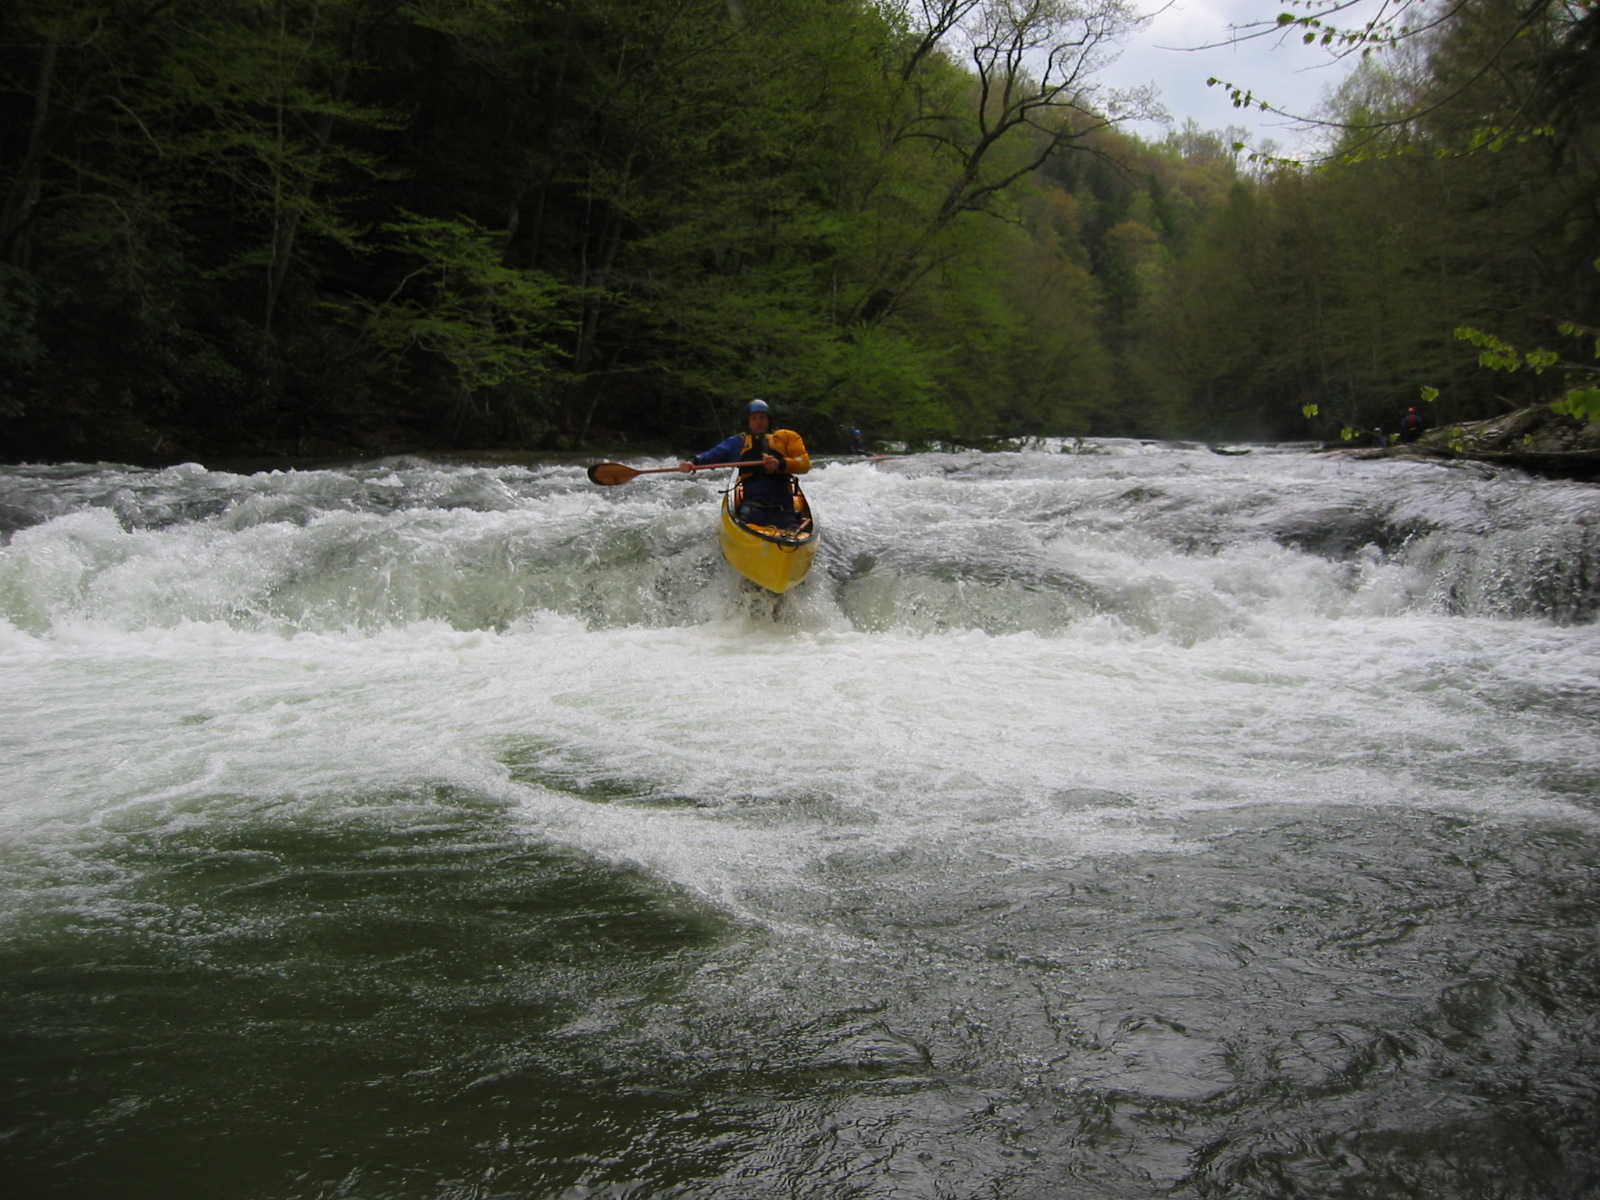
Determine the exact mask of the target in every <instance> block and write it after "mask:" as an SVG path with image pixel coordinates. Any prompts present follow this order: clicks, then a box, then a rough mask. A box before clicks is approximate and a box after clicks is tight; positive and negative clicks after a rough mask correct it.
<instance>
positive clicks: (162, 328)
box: [0, 0, 1600, 465]
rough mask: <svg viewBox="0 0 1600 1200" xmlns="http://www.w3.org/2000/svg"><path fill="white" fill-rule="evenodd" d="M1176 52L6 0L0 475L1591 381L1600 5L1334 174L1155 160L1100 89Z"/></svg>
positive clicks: (525, 10) (1411, 68)
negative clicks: (765, 408) (750, 423)
mask: <svg viewBox="0 0 1600 1200" xmlns="http://www.w3.org/2000/svg"><path fill="white" fill-rule="evenodd" d="M1269 19H1270V17H1269ZM1135 26H1136V19H1135V14H1133V13H1132V12H1131V11H1130V10H1128V9H1126V8H1125V7H1123V6H1122V4H1121V3H1120V0H1086V3H1085V4H1083V5H1080V6H1076V7H1071V8H1069V7H1067V6H1017V5H1006V4H1001V3H998V2H997V0H996V2H991V0H939V2H938V3H931V4H909V3H895V2H893V0H890V2H888V3H878V2H869V0H737V2H734V0H681V2H679V3H674V4H672V5H640V4H637V3H634V2H632V0H594V2H593V3H588V4H584V5H581V6H566V5H548V4H539V3H533V2H532V0H482V2H481V3H475V4H473V5H470V6H462V5H456V4H449V3H442V2H434V0H422V2H419V3H415V4H406V5H396V4H393V3H389V2H387V0H316V2H312V0H275V3H273V4H270V5H262V4H259V3H255V2H254V0H204V2H203V3H202V0H171V2H167V3H161V4H157V5H152V6H148V8H147V11H146V10H141V11H134V10H133V9H131V8H129V7H128V6H115V5H114V6H106V5H105V4H103V3H101V2H100V0H13V2H12V3H10V4H7V5H5V6H3V7H0V461H10V462H23V461H31V462H43V461H91V460H105V461H120V462H128V463H135V464H144V465H156V464H165V463H173V462H182V461H205V460H221V459H226V460H232V461H245V460H251V461H261V462H290V461H307V460H315V459H320V460H335V459H350V458H357V457H374V456H383V455H394V454H405V453H419V452H440V451H450V450H463V449H468V448H484V447H488V448H503V449H507V450H512V451H528V452H537V453H542V454H551V453H565V452H571V453H579V452H583V453H589V452H599V453H603V454H605V455H610V456H620V455H625V454H627V453H628V452H629V451H630V450H632V449H635V448H644V447H659V446H670V447H672V449H671V451H670V452H671V453H682V452H685V451H687V450H688V449H691V448H693V447H697V446H700V445H704V444H706V443H707V442H708V441H709V440H711V439H714V438H715V437H720V436H722V435H723V434H724V433H726V432H727V431H728V429H730V428H731V427H732V426H733V425H734V424H735V415H734V414H736V412H737V410H738V406H739V405H740V404H741V403H742V402H743V401H745V400H747V399H748V398H750V397H751V396H757V395H759V396H763V397H765V398H767V399H768V400H769V401H771V402H772V403H773V405H774V407H775V409H776V410H777V411H778V412H779V414H780V415H781V417H782V419H783V421H784V423H786V424H791V425H793V426H794V427H796V428H799V429H802V430H803V431H804V432H805V435H806V438H807V441H808V444H809V445H810V446H811V447H812V448H813V449H814V450H817V451H819V452H827V451H831V450H842V449H844V448H845V446H846V444H847V439H848V431H849V430H851V429H853V428H859V429H861V430H862V431H863V433H864V435H865V436H866V438H867V439H868V440H869V441H870V442H873V443H883V442H900V443H906V444H912V445H929V444H936V443H944V444H961V443H965V444H972V445H983V444H986V443H987V441H988V440H989V438H990V435H992V434H993V433H994V432H995V431H1002V432H1006V433H1014V434H1016V435H1017V436H1023V435H1033V436H1049V437H1066V438H1074V437H1111V436H1123V437H1142V438H1158V439H1164V440H1180V441H1182V440H1192V441H1200V442H1207V443H1216V442H1229V441H1237V442H1252V441H1254V442H1274V441H1275V442H1283V441H1311V442H1317V441H1323V442H1332V441H1334V440H1335V439H1337V438H1338V436H1339V431H1340V429H1341V428H1343V429H1352V430H1372V429H1374V428H1379V429H1386V430H1389V431H1390V432H1391V433H1392V432H1394V429H1395V427H1396V425H1397V423H1398V420H1399V414H1400V413H1402V412H1403V411H1404V410H1405V408H1406V407H1408V406H1409V405H1411V404H1422V401H1421V400H1419V399H1418V397H1419V395H1421V396H1425V397H1429V398H1430V399H1429V401H1428V402H1427V403H1426V404H1423V405H1422V406H1423V407H1424V408H1425V410H1426V412H1427V416H1428V422H1429V424H1430V425H1431V426H1433V427H1434V428H1435V429H1436V430H1444V429H1452V428H1461V429H1466V428H1467V427H1468V423H1470V422H1474V421H1482V420H1484V418H1485V415H1486V414H1490V413H1500V412H1503V411H1505V410H1506V409H1508V408H1516V409H1519V410H1520V409H1527V408H1529V407H1531V406H1536V405H1538V404H1541V403H1544V402H1547V401H1550V400H1553V399H1555V398H1557V396H1558V395H1559V394H1560V393H1561V391H1562V387H1563V384H1566V385H1570V383H1571V382H1572V381H1573V380H1574V379H1577V380H1579V381H1580V382H1582V381H1584V380H1592V379H1593V378H1594V375H1595V362H1594V353H1593V350H1594V349H1595V343H1596V342H1597V339H1600V332H1597V330H1596V328H1595V326H1596V325H1600V270H1597V269H1596V265H1597V264H1596V262H1595V260H1594V253H1595V247H1597V246H1600V208H1597V207H1596V205H1595V203H1594V197H1595V196H1596V195H1600V82H1597V81H1600V69H1596V68H1597V67H1600V5H1597V4H1595V3H1594V2H1593V0H1575V2H1573V0H1569V2H1567V3H1555V2H1553V0H1551V2H1546V3H1534V4H1533V5H1529V4H1526V3H1521V2H1520V0H1467V3H1466V4H1465V5H1464V6H1462V8H1461V9H1460V11H1459V12H1457V13H1455V14H1454V15H1453V16H1452V17H1451V19H1449V20H1447V21H1444V22H1442V23H1440V24H1438V25H1437V26H1436V27H1434V28H1433V29H1432V30H1431V31H1430V32H1428V33H1427V34H1426V35H1422V34H1418V35H1415V36H1411V35H1407V36H1405V37H1403V38H1395V39H1392V44H1386V45H1385V46H1384V47H1383V48H1382V50H1381V52H1379V53H1375V54H1373V56H1372V57H1371V58H1370V59H1368V60H1366V61H1365V62H1363V64H1362V66H1361V67H1360V69H1358V70H1357V71H1356V72H1354V73H1353V74H1352V75H1351V76H1350V78H1349V80H1348V82H1347V83H1346V84H1345V85H1344V86H1343V87H1342V88H1341V90H1340V92H1339V93H1338V94H1337V95H1336V96H1335V97H1334V98H1333V99H1332V101H1331V119H1332V120H1333V121H1334V124H1332V125H1330V126H1329V127H1328V130H1329V132H1328V136H1327V144H1326V146H1325V153H1324V155H1323V156H1322V158H1321V159H1320V161H1319V163H1318V164H1316V165H1315V166H1314V167H1307V166H1299V165H1292V164H1288V163H1285V162H1284V161H1283V160H1281V159H1279V158H1277V157H1276V156H1275V154H1274V151H1273V147H1271V146H1270V145H1261V146H1256V147H1251V146H1248V145H1247V144H1246V142H1247V138H1246V135H1245V134H1244V133H1243V131H1242V130H1240V129H1224V130H1203V129H1200V128H1198V127H1196V126H1195V125H1194V124H1193V123H1192V122H1191V123H1189V124H1188V125H1186V126H1185V127H1184V128H1182V129H1173V131H1172V132H1171V133H1169V134H1168V135H1167V136H1166V137H1165V138H1164V139H1162V140H1160V141H1145V140H1141V139H1139V138H1137V137H1134V136H1132V135H1130V134H1128V133H1126V132H1124V124H1125V122H1126V121H1128V120H1130V119H1133V118H1136V117H1141V116H1148V115H1149V114H1150V113H1151V112H1152V109H1153V98H1152V97H1151V96H1150V95H1148V94H1141V93H1138V92H1133V93H1121V94H1119V93H1114V92H1111V91H1108V90H1106V89H1104V88H1102V87H1099V86H1098V85H1097V83H1096V77H1095V71H1096V66H1097V64H1098V63H1099V62H1100V61H1101V60H1102V59H1103V57H1104V55H1105V54H1106V53H1108V52H1111V51H1113V50H1114V49H1115V48H1116V46H1117V45H1118V44H1119V42H1120V41H1121V40H1122V39H1125V38H1126V37H1128V36H1129V35H1130V34H1131V33H1132V31H1133V30H1134V28H1135ZM1018 45H1028V46H1034V47H1040V48H1053V49H1054V51H1055V53H1054V54H1053V55H1050V56H1045V55H1042V54H1034V55H1031V56H1030V55H1028V54H1018V53H1013V52H1011V51H1009V50H1008V49H1007V47H1015V46H1018ZM1486 63H1492V64H1493V66H1494V69H1493V70H1486V69H1484V67H1485V64H1486ZM1041 64H1047V65H1041ZM1041 70H1043V71H1044V74H1043V75H1042V76H1041V75H1040V74H1039V72H1040V71H1041ZM1463 330H1466V331H1467V333H1468V335H1469V336H1468V337H1467V338H1466V339H1463V335H1462V332H1461V331H1463ZM1480 331H1481V332H1480ZM1514 346H1515V347H1535V348H1536V349H1534V350H1530V351H1527V352H1526V353H1522V354H1519V353H1517V352H1514V351H1512V350H1511V347H1514ZM1486 362H1487V365H1488V366H1489V367H1496V368H1498V369H1497V370H1490V369H1486V366H1485V363H1486ZM1558 380H1560V381H1561V382H1557V381H1558ZM1423 385H1428V386H1427V387H1424V386H1423ZM1590 390H1591V391H1593V390H1594V389H1590ZM1596 395H1597V396H1600V393H1596ZM1594 408H1595V410H1600V401H1597V402H1596V403H1595V406H1594ZM1519 436H1523V435H1519ZM1437 441H1438V437H1437V435H1435V436H1434V438H1433V439H1432V440H1430V441H1428V442H1426V443H1425V444H1426V445H1435V443H1436V442H1437ZM1442 444H1443V445H1444V446H1445V447H1446V448H1448V447H1451V446H1455V447H1456V449H1455V450H1454V451H1452V452H1455V453H1459V452H1460V451H1461V449H1462V448H1463V447H1465V446H1466V439H1464V438H1457V439H1455V441H1454V442H1452V441H1450V440H1449V439H1446V440H1445V441H1444V442H1443V443H1442ZM1417 452H1425V451H1417ZM1478 452H1479V453H1480V454H1485V455H1486V454H1500V455H1509V456H1513V457H1516V458H1520V459H1524V460H1526V459H1527V458H1528V455H1529V454H1530V453H1538V454H1569V453H1571V452H1572V451H1571V449H1570V448H1569V449H1559V450H1549V451H1545V450H1539V451H1530V450H1528V449H1527V448H1526V447H1524V446H1522V445H1521V444H1518V445H1510V444H1506V445H1501V446H1499V447H1498V448H1496V449H1492V450H1491V449H1487V448H1479V450H1478ZM1585 453H1586V452H1585ZM1506 461H1510V459H1507V460H1506ZM1541 461H1545V462H1546V465H1551V464H1553V463H1554V460H1541ZM1575 461H1576V460H1574V462H1575Z"/></svg>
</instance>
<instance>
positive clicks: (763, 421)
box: [750, 412, 772, 433]
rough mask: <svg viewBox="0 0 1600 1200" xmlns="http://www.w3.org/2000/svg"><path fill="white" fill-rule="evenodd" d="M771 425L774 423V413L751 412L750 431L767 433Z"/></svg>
mask: <svg viewBox="0 0 1600 1200" xmlns="http://www.w3.org/2000/svg"><path fill="white" fill-rule="evenodd" d="M771 425H772V414H771V413H764V412H753V413H751V414H750V432H751V433H765V432H767V429H768V428H769V427H770V426H771Z"/></svg>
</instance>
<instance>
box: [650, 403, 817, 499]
mask: <svg viewBox="0 0 1600 1200" xmlns="http://www.w3.org/2000/svg"><path fill="white" fill-rule="evenodd" d="M744 414H745V425H746V428H747V430H748V432H746V433H736V434H734V435H733V436H732V437H729V438H724V439H723V440H722V441H720V442H718V443H717V444H716V445H715V446H713V447H711V449H709V450H703V451H701V452H700V453H699V454H696V455H695V456H694V457H693V458H692V459H690V460H689V461H688V462H684V463H679V464H678V470H680V471H692V470H694V469H695V468H696V467H706V466H713V465H715V464H717V463H722V462H726V463H733V462H747V461H757V460H759V462H760V463H761V465H760V466H758V467H741V468H740V470H739V480H740V482H741V483H743V484H744V503H742V504H741V505H739V512H738V513H737V516H738V518H739V520H741V521H744V522H746V523H749V524H755V525H772V526H775V527H777V528H779V529H792V528H794V526H795V525H796V524H797V522H798V521H799V516H798V515H797V514H796V513H795V510H794V501H793V499H792V494H791V492H790V490H789V479H788V476H790V475H804V474H805V473H806V472H807V471H809V470H811V456H810V455H809V454H807V453H806V444H805V442H804V441H802V440H801V438H800V435H799V434H798V433H796V432H795V431H794V430H792V429H772V409H771V408H769V407H768V405H767V402H766V401H765V400H752V401H750V403H749V404H747V405H745V409H744Z"/></svg>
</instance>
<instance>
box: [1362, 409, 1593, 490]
mask: <svg viewBox="0 0 1600 1200" xmlns="http://www.w3.org/2000/svg"><path fill="white" fill-rule="evenodd" d="M1345 453H1347V454H1350V455H1351V456H1352V457H1355V458H1435V459H1438V458H1442V459H1454V460H1464V461H1469V462H1482V463H1491V464H1494V465H1496V466H1504V467H1514V468H1516V469H1518V470H1521V471H1529V472H1532V473H1534V474H1537V475H1550V476H1554V477H1557V478H1561V479H1600V424H1592V423H1590V422H1587V421H1579V420H1577V419H1575V418H1573V417H1568V416H1563V415H1562V414H1560V413H1558V412H1555V411H1553V410H1552V409H1551V408H1550V407H1549V405H1544V404H1541V405H1536V406H1535V407H1533V408H1519V409H1517V410H1516V411H1515V412H1511V413H1506V414H1505V415H1503V416H1499V417H1491V418H1489V419H1488V420H1486V421H1462V422H1459V423H1457V424H1454V425H1441V426H1439V427H1438V428H1437V429H1430V430H1428V432H1426V433H1424V434H1423V435H1422V436H1421V437H1420V438H1419V439H1417V440H1416V441H1415V442H1412V443H1410V444H1409V445H1401V446H1389V447H1387V448H1383V449H1380V448H1377V447H1369V448H1366V449H1360V450H1346V451H1345Z"/></svg>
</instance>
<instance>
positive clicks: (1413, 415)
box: [1400, 408, 1427, 442]
mask: <svg viewBox="0 0 1600 1200" xmlns="http://www.w3.org/2000/svg"><path fill="white" fill-rule="evenodd" d="M1426 428H1427V425H1426V424H1425V423H1424V422H1423V420H1422V414H1421V413H1419V412H1418V411H1417V410H1416V409H1414V408H1408V409H1406V415H1405V416H1403V417H1401V418H1400V440H1401V441H1402V442H1414V441H1416V440H1417V439H1418V438H1419V437H1421V436H1422V431H1423V430H1424V429H1426Z"/></svg>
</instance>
